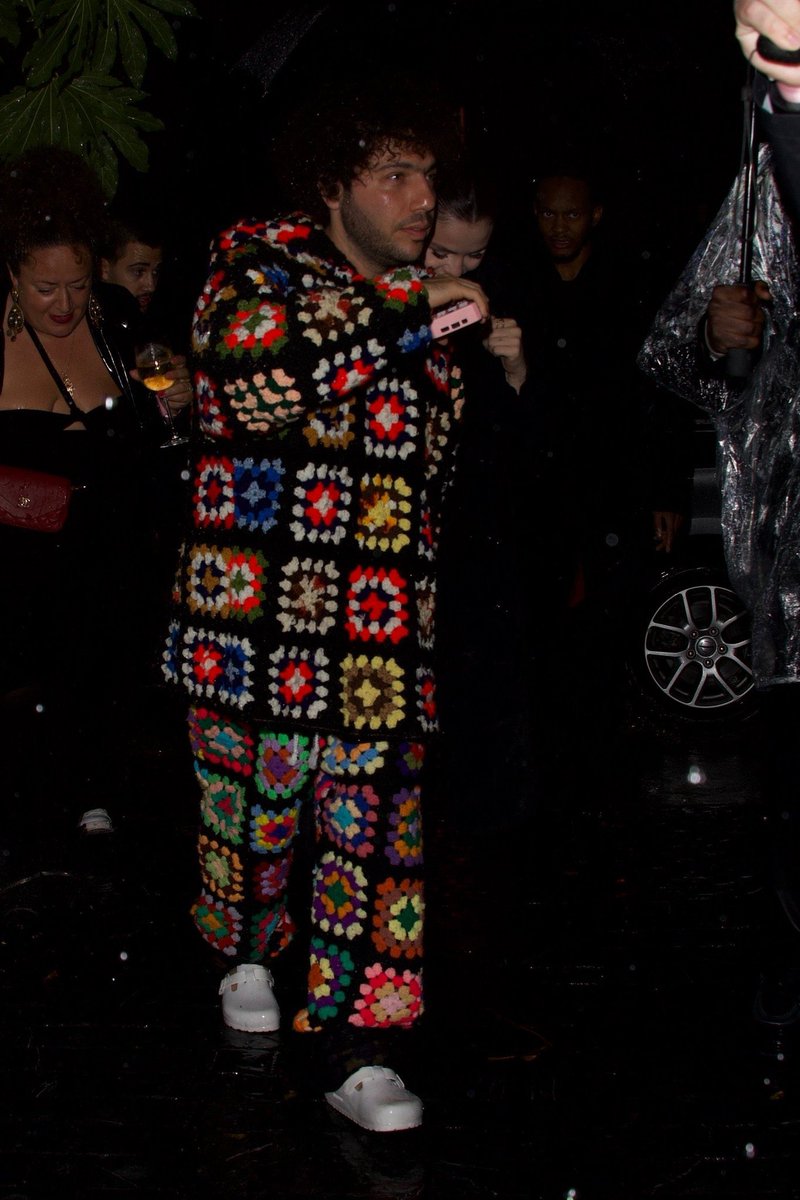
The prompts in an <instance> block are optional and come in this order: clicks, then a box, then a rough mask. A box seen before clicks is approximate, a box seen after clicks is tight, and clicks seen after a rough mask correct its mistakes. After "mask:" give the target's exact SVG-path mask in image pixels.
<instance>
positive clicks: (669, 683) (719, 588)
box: [630, 567, 756, 725]
mask: <svg viewBox="0 0 800 1200" xmlns="http://www.w3.org/2000/svg"><path fill="white" fill-rule="evenodd" d="M750 650H751V622H750V614H749V613H748V611H747V609H746V607H745V605H744V604H743V602H742V601H741V599H740V598H739V596H738V595H737V594H736V592H735V591H734V590H733V588H732V587H731V585H730V582H729V581H728V579H727V576H726V575H725V573H724V571H721V570H716V569H713V568H703V567H697V568H685V569H678V570H675V571H673V572H670V573H668V574H667V575H666V576H662V578H661V579H660V580H659V581H658V582H657V583H656V584H655V586H654V587H653V588H652V589H650V590H649V591H648V592H647V593H646V595H645V598H644V600H643V603H642V608H641V611H640V613H639V615H638V616H637V618H636V619H635V621H634V630H633V638H632V646H631V650H630V662H631V665H632V668H633V675H634V677H635V679H636V681H637V682H638V684H639V691H640V694H641V696H642V698H643V699H644V700H645V701H646V702H647V703H648V705H649V708H650V713H651V715H652V716H656V717H659V718H661V719H666V720H671V721H676V722H680V723H695V724H697V723H702V724H719V725H728V724H734V723H736V722H739V721H742V720H745V719H747V718H749V717H750V716H752V715H753V713H754V712H755V709H756V689H755V681H754V678H753V673H752V667H751V659H750Z"/></svg>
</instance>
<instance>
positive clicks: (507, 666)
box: [425, 163, 540, 829]
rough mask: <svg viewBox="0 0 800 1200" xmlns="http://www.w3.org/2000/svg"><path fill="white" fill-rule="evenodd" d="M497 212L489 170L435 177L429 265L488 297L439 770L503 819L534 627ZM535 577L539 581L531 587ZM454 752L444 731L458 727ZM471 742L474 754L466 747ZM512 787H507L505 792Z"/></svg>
mask: <svg viewBox="0 0 800 1200" xmlns="http://www.w3.org/2000/svg"><path fill="white" fill-rule="evenodd" d="M497 215H498V198H497V194H496V191H495V187H494V184H493V180H492V176H491V174H490V173H489V172H488V171H487V170H486V169H485V168H484V167H482V166H480V165H479V166H477V167H476V166H474V165H472V164H469V163H465V164H462V165H461V166H460V167H459V168H457V169H455V170H452V171H450V172H449V173H443V174H441V175H440V176H439V178H438V180H437V210H436V223H435V226H434V229H433V232H432V235H431V238H430V241H429V243H428V246H427V249H426V253H425V266H426V267H427V268H428V270H429V271H430V272H431V273H433V274H435V275H440V274H448V275H456V276H462V275H469V276H470V277H474V278H475V279H476V280H477V281H478V282H479V283H480V284H481V286H482V287H483V289H484V290H485V292H486V294H487V295H488V297H489V300H490V304H491V311H492V316H491V317H490V318H489V321H488V322H483V323H481V324H476V325H472V326H469V327H468V328H465V329H463V330H459V331H458V332H457V333H455V334H454V335H453V337H452V346H453V352H454V354H455V355H456V359H457V361H458V363H459V365H460V367H461V369H462V371H463V375H464V392H465V397H466V400H465V404H464V414H463V418H462V424H461V436H460V441H459V446H458V451H457V458H456V474H455V482H454V486H453V495H452V496H451V497H450V500H449V501H448V508H447V514H448V517H447V528H446V531H445V532H444V533H443V536H442V552H441V554H442V558H441V562H442V577H441V582H440V592H439V615H438V647H439V651H440V653H441V655H442V662H443V663H446V665H447V669H446V670H443V671H441V672H440V684H439V687H440V695H441V706H442V713H443V718H444V733H445V737H444V739H443V746H444V775H445V781H446V783H447V786H448V788H449V790H451V792H452V802H453V804H454V805H455V806H457V810H458V811H459V812H463V811H464V808H465V807H469V806H470V803H475V804H477V806H478V809H479V810H480V811H485V802H486V797H487V795H491V796H495V795H498V794H505V795H509V796H510V798H511V803H510V804H509V805H507V806H506V808H505V810H502V811H501V810H499V809H498V808H497V806H496V805H494V807H495V813H494V815H493V816H492V818H491V824H492V825H493V827H494V828H495V829H496V828H498V827H504V826H507V824H508V822H509V821H513V820H514V818H515V817H516V816H518V815H519V813H518V812H516V811H515V805H516V804H517V803H518V801H517V800H516V796H517V794H518V793H519V791H520V765H521V762H522V760H523V759H524V756H525V753H526V745H527V741H528V738H529V736H530V724H531V722H530V719H529V691H530V688H531V682H530V678H529V675H530V672H531V669H532V668H531V665H530V629H531V624H532V619H533V611H534V602H533V597H532V596H528V595H526V593H525V591H524V589H525V588H526V587H529V586H530V584H529V583H528V582H527V581H526V580H525V579H524V578H523V568H522V567H521V565H520V563H521V562H522V561H524V560H523V558H522V555H523V552H524V553H525V554H530V553H531V552H530V550H529V549H526V547H527V546H528V545H529V543H530V541H531V538H532V536H533V534H534V533H535V530H534V529H533V527H532V514H533V512H534V508H535V506H534V500H533V497H532V493H531V489H532V487H533V486H534V484H533V473H534V464H533V462H532V458H531V445H532V442H531V436H530V425H531V411H532V406H531V392H532V387H531V382H530V379H529V369H528V362H527V360H526V357H525V351H524V346H523V331H522V329H521V327H520V325H519V323H518V321H517V320H516V316H515V314H516V313H517V312H518V311H520V307H521V304H520V301H519V299H518V298H517V295H516V292H517V288H516V284H515V281H514V278H513V276H512V273H511V271H510V269H509V268H508V267H507V266H506V264H505V263H504V262H503V260H502V259H500V258H499V257H497V256H495V255H494V254H493V253H492V251H491V248H490V243H491V239H492V236H493V233H494V231H495V227H496V220H497ZM538 586H540V584H539V582H537V587H538ZM456 724H457V725H459V726H460V728H459V729H458V730H455V731H454V737H453V744H452V749H450V748H449V746H450V740H449V738H448V729H450V730H453V726H454V725H456ZM464 727H466V730H467V734H468V736H467V739H466V741H467V744H468V745H470V746H472V747H474V753H471V754H469V755H466V756H465V755H464V753H463V746H464V743H465V738H464V731H465V729H464ZM506 783H507V784H508V785H509V786H510V787H511V789H512V790H511V791H510V792H509V791H507V790H504V785H505V784H506Z"/></svg>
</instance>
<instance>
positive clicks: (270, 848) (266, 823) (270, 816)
mask: <svg viewBox="0 0 800 1200" xmlns="http://www.w3.org/2000/svg"><path fill="white" fill-rule="evenodd" d="M299 820H300V806H299V805H297V804H296V805H290V806H289V807H288V808H284V809H282V810H281V811H280V812H279V811H277V810H273V811H267V810H265V809H263V808H261V807H259V805H257V804H255V805H253V807H252V809H251V811H250V849H251V850H254V851H255V853H256V854H277V853H278V852H279V851H281V850H285V849H286V848H287V847H288V846H289V845H290V844H291V843H292V842H293V841H294V839H295V838H296V837H297V826H298V822H299Z"/></svg>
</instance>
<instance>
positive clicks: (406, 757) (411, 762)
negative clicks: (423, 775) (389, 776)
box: [397, 742, 425, 779]
mask: <svg viewBox="0 0 800 1200" xmlns="http://www.w3.org/2000/svg"><path fill="white" fill-rule="evenodd" d="M424 765H425V746H424V745H423V743H422V742H401V743H400V746H399V747H398V755H397V766H398V769H399V771H400V774H401V775H405V776H406V777H407V778H409V779H416V778H417V776H418V775H419V774H420V772H421V771H422V768H423V766H424Z"/></svg>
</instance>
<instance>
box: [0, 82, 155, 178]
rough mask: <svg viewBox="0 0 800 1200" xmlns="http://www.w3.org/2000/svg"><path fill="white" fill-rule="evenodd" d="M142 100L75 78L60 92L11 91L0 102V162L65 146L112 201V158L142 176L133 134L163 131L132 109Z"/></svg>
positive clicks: (114, 86)
mask: <svg viewBox="0 0 800 1200" xmlns="http://www.w3.org/2000/svg"><path fill="white" fill-rule="evenodd" d="M144 98H145V97H144V93H142V92H139V91H137V90H135V89H133V88H127V87H123V86H122V85H121V84H120V83H119V81H118V80H116V79H112V78H111V77H110V76H101V75H93V76H88V75H87V76H81V77H79V78H78V79H74V80H72V81H71V82H70V83H68V84H67V85H66V86H63V87H60V88H59V86H58V81H53V82H52V83H50V84H49V85H46V86H45V87H42V88H38V89H36V90H35V91H29V90H27V89H25V88H17V89H16V90H15V91H14V92H13V93H12V94H11V95H10V96H7V97H5V98H4V99H2V100H0V157H2V158H11V157H15V156H16V155H17V154H20V153H21V152H22V151H23V150H24V149H25V148H26V147H27V146H29V145H38V144H39V143H42V142H44V143H57V144H59V145H62V146H67V147H68V148H69V149H71V150H76V151H78V152H79V153H81V154H84V155H86V156H87V157H88V158H89V159H90V161H91V162H92V164H93V165H94V166H95V169H96V170H97V171H98V174H100V176H101V179H102V182H103V185H104V187H105V188H106V191H107V192H108V194H109V195H113V192H114V190H115V189H116V186H117V177H118V163H117V153H119V154H122V155H123V156H124V157H125V158H126V159H127V160H128V162H130V164H131V166H133V167H135V168H136V170H138V171H146V170H147V163H148V148H147V144H146V142H145V141H144V140H143V139H142V138H141V137H140V136H139V132H140V131H141V132H143V133H155V132H157V131H159V130H160V129H163V123H162V122H161V121H160V120H159V119H158V118H157V117H154V116H153V115H152V114H151V113H148V112H145V111H144V110H142V109H140V108H138V107H137V104H138V102H139V101H140V100H142V99H144ZM112 160H113V161H112Z"/></svg>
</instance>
